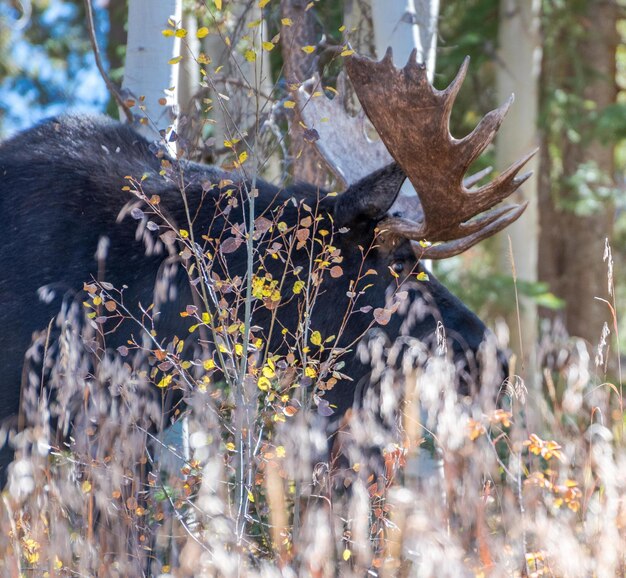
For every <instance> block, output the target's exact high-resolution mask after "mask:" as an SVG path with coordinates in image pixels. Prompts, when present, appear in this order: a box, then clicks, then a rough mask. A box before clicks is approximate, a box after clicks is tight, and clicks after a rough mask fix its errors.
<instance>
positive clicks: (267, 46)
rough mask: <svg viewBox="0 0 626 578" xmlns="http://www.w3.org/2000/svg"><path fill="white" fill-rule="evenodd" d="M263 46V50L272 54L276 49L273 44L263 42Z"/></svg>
mask: <svg viewBox="0 0 626 578" xmlns="http://www.w3.org/2000/svg"><path fill="white" fill-rule="evenodd" d="M262 46H263V50H266V51H267V52H270V51H271V50H272V49H273V48H274V46H275V44H274V43H273V42H263V43H262Z"/></svg>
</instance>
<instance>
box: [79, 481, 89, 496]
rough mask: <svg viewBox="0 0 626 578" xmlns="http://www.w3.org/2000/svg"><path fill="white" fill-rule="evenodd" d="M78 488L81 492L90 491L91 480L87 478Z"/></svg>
mask: <svg viewBox="0 0 626 578" xmlns="http://www.w3.org/2000/svg"><path fill="white" fill-rule="evenodd" d="M80 489H81V490H82V492H83V494H88V493H89V492H91V482H90V481H89V480H85V481H84V482H83V483H82V484H81V485H80Z"/></svg>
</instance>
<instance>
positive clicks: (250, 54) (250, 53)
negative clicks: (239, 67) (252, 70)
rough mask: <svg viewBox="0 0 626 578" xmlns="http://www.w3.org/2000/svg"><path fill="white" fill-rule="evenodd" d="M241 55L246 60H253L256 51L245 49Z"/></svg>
mask: <svg viewBox="0 0 626 578" xmlns="http://www.w3.org/2000/svg"><path fill="white" fill-rule="evenodd" d="M243 56H244V58H245V59H246V60H247V61H248V62H254V61H255V60H256V52H255V51H254V50H246V51H245V52H244V55H243Z"/></svg>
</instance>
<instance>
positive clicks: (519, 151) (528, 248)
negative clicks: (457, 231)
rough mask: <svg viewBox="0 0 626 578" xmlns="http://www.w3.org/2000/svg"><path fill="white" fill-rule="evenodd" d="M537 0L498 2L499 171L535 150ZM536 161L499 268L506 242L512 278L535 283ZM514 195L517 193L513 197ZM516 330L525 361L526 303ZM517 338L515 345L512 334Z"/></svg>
mask: <svg viewBox="0 0 626 578" xmlns="http://www.w3.org/2000/svg"><path fill="white" fill-rule="evenodd" d="M540 8H541V2H540V0H502V1H501V2H500V28H499V50H498V59H497V64H498V68H497V78H496V80H497V93H498V101H499V102H504V101H505V100H506V99H508V98H509V96H510V95H511V93H514V94H515V102H514V104H513V106H512V107H511V108H510V109H509V113H508V114H507V118H506V120H505V121H504V123H503V124H502V126H501V127H500V130H499V132H498V137H497V141H496V145H497V148H496V166H497V168H498V169H499V170H504V169H505V168H506V167H508V166H509V165H510V164H512V163H513V162H514V161H515V160H517V159H519V158H521V157H522V156H523V155H525V154H527V153H528V152H530V151H531V150H533V149H534V148H536V147H537V146H538V145H539V133H538V130H537V123H536V119H537V115H538V95H539V92H538V91H539V74H540V71H541V38H540V29H539V10H540ZM538 168H539V159H538V156H535V158H534V159H532V160H531V161H530V162H529V163H528V165H527V166H526V170H532V171H534V172H535V176H534V177H532V178H531V179H530V180H529V181H527V182H526V183H525V184H524V185H523V187H522V191H521V197H520V199H519V200H521V199H523V200H526V201H528V202H529V204H528V208H527V209H526V212H525V213H524V214H523V215H522V217H521V218H520V219H519V220H518V221H516V222H515V223H513V225H511V226H509V227H508V228H507V230H506V231H505V232H504V233H503V234H501V235H500V242H501V255H502V259H501V263H502V270H503V272H504V273H511V263H510V257H509V237H510V238H511V244H512V246H513V259H514V264H515V271H516V275H517V278H518V279H520V280H524V281H531V282H534V281H537V253H538V236H539V231H538V214H537V189H538V177H537V175H538ZM519 194H520V193H518V195H519ZM521 301H522V311H521V327H520V328H519V331H518V330H517V329H518V327H517V325H518V324H517V319H516V317H515V316H514V317H513V318H512V319H510V320H509V324H510V326H511V337H512V338H513V344H514V348H515V349H518V353H521V352H522V350H521V349H519V348H520V347H521V348H523V353H524V355H525V357H526V360H525V361H526V362H529V361H531V360H530V358H529V357H528V356H529V355H530V354H531V352H532V350H533V348H534V344H535V342H536V339H537V307H536V306H535V305H534V303H532V301H531V300H530V299H522V300H521ZM519 333H521V338H522V339H521V343H520V342H519V338H518V335H519Z"/></svg>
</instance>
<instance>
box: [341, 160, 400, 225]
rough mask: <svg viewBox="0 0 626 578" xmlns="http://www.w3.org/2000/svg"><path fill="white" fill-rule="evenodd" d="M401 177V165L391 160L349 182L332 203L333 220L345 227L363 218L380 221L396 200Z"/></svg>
mask: <svg viewBox="0 0 626 578" xmlns="http://www.w3.org/2000/svg"><path fill="white" fill-rule="evenodd" d="M404 179H406V175H405V174H404V171H403V170H402V169H401V168H400V166H399V165H398V164H397V163H391V164H390V165H387V166H386V167H383V168H382V169H378V170H377V171H374V172H373V173H371V174H369V175H367V176H366V177H363V178H362V179H361V180H360V181H357V182H356V183H354V184H353V185H350V187H349V188H348V189H347V190H346V191H345V192H344V193H342V194H341V196H340V197H339V198H338V199H337V203H336V204H335V209H334V213H333V216H334V219H335V223H337V225H338V226H339V227H346V226H350V225H351V224H353V223H356V222H359V221H363V220H370V221H379V220H380V219H382V218H383V217H384V216H385V214H386V213H387V211H388V210H389V208H390V207H391V205H393V202H394V201H395V200H396V197H397V196H398V192H399V191H400V187H401V186H402V183H403V182H404Z"/></svg>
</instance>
